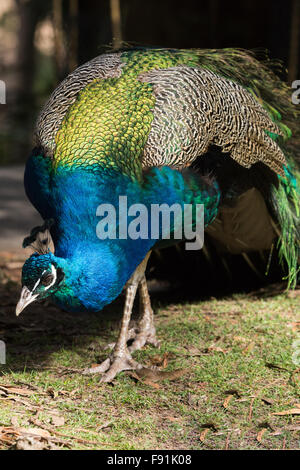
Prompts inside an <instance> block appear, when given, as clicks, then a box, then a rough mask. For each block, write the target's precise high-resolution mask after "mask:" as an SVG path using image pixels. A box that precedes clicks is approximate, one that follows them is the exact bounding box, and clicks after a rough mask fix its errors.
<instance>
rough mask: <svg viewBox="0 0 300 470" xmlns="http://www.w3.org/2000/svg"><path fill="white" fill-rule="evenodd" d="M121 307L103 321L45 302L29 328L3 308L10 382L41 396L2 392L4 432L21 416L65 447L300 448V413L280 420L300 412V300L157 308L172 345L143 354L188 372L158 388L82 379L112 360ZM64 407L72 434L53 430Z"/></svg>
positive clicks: (165, 340) (26, 320)
mask: <svg viewBox="0 0 300 470" xmlns="http://www.w3.org/2000/svg"><path fill="white" fill-rule="evenodd" d="M10 289H11V294H10V295H14V294H13V293H14V292H15V287H11V288H10ZM121 304H122V302H121V301H118V302H116V303H114V304H113V306H111V307H110V308H109V309H107V310H106V314H104V315H78V316H72V315H69V314H66V313H62V312H59V310H57V309H56V308H55V307H53V306H42V307H41V306H39V305H36V306H32V308H31V309H28V312H26V311H25V312H24V314H23V317H21V319H20V320H15V319H14V318H13V319H12V316H11V315H12V311H13V306H12V304H9V305H8V306H7V307H4V308H3V309H2V310H3V313H2V316H0V334H1V336H0V337H1V338H5V340H6V342H7V351H8V358H7V361H8V362H7V365H6V366H2V376H0V385H5V384H8V385H15V386H16V387H19V388H20V387H21V388H22V387H23V388H26V384H28V387H29V388H30V389H31V390H32V394H31V395H28V396H20V395H17V394H13V393H10V394H9V395H8V397H5V396H4V397H3V396H1V395H0V398H1V400H0V426H11V420H12V418H13V417H17V420H18V421H17V424H18V425H19V426H22V427H29V428H32V427H37V426H38V427H39V426H40V427H45V428H47V429H48V430H50V431H49V432H50V433H51V434H52V436H56V433H57V432H59V433H61V434H64V435H65V436H69V437H61V439H62V440H64V441H67V442H68V443H69V447H70V448H73V449H88V448H90V449H91V448H93V449H224V448H228V449H281V448H286V449H299V447H300V445H299V444H300V436H299V430H300V415H297V414H295V415H287V416H277V415H274V413H275V412H279V411H284V410H289V409H292V408H295V406H297V404H299V403H300V398H299V392H300V374H298V373H297V372H296V371H297V365H295V364H293V362H292V354H293V348H292V343H293V341H294V340H295V339H297V338H299V334H300V333H299V321H300V316H299V291H295V292H294V293H290V294H287V293H280V294H275V295H272V296H271V295H269V296H268V293H267V294H266V293H265V294H264V296H258V295H256V296H255V295H233V296H232V297H229V298H224V299H219V300H216V299H213V298H212V299H210V300H207V301H203V302H198V303H192V304H187V303H186V304H182V305H180V304H176V305H174V304H166V305H163V306H162V305H159V304H158V303H157V302H155V299H154V307H155V313H156V315H155V317H156V325H157V331H158V336H159V338H160V339H161V341H162V343H161V348H160V350H158V349H155V348H153V347H150V346H148V347H146V348H144V349H143V350H142V351H139V352H137V353H135V355H134V357H135V358H137V359H138V360H139V361H141V362H143V363H144V364H145V365H146V366H150V365H151V364H152V363H153V361H154V360H156V361H157V360H159V358H157V356H159V357H161V358H162V357H165V356H167V358H168V364H167V367H166V370H175V369H181V368H183V369H187V371H186V372H185V373H184V374H183V375H182V376H181V377H180V378H177V379H175V380H172V381H170V380H164V381H161V382H159V383H158V386H159V388H156V387H155V386H154V385H153V383H144V382H142V381H136V380H135V379H134V378H133V377H132V376H130V375H129V374H127V373H122V374H120V375H119V376H118V377H117V378H116V379H115V381H114V382H113V384H100V383H99V377H97V376H95V377H87V376H82V375H81V374H80V372H79V370H80V369H82V368H83V367H85V366H87V365H90V364H92V363H99V361H101V360H102V359H104V358H105V356H106V354H107V352H106V351H104V350H103V348H104V345H105V344H106V343H108V342H110V341H111V340H113V339H114V338H115V337H116V334H117V331H118V320H119V318H120V308H121ZM5 318H9V319H10V321H9V323H8V324H7V328H6V326H5ZM297 322H298V323H297ZM297 329H298V330H297ZM164 355H165V356H164ZM298 367H299V366H298ZM230 395H231V396H230ZM226 398H227V401H228V406H227V408H225V407H224V400H225V399H226ZM14 400H17V401H14ZM225 406H226V402H225ZM53 410H55V411H56V412H57V413H58V414H59V415H60V416H62V417H63V418H64V421H65V422H64V424H63V425H61V426H54V425H53V424H52V421H51V416H52V415H53ZM37 420H38V421H37ZM13 422H14V425H16V422H15V420H13ZM34 423H38V424H37V425H36V424H34ZM205 428H208V429H209V430H208V431H207V433H206V435H205V438H204V437H203V431H204V430H205ZM264 428H265V432H264V433H263V436H262V438H261V440H260V442H259V440H258V439H257V438H258V433H259V432H260V431H261V430H262V429H264ZM71 436H75V437H76V438H77V439H78V438H79V439H80V438H81V439H83V440H84V441H92V442H91V443H88V442H79V441H78V440H75V439H73V438H71ZM57 437H58V436H57ZM200 437H201V439H202V441H201V439H200ZM203 439H204V440H203ZM0 443H1V441H0ZM0 445H1V444H0ZM2 447H3V448H7V447H8V446H7V445H5V444H3V446H2Z"/></svg>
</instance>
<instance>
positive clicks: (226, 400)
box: [223, 395, 234, 410]
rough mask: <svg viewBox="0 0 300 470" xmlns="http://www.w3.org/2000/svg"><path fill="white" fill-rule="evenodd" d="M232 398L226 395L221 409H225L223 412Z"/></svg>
mask: <svg viewBox="0 0 300 470" xmlns="http://www.w3.org/2000/svg"><path fill="white" fill-rule="evenodd" d="M233 397H234V395H228V396H227V397H226V398H225V400H224V401H223V407H224V408H225V410H227V408H228V405H229V402H230V401H231V400H232V398H233Z"/></svg>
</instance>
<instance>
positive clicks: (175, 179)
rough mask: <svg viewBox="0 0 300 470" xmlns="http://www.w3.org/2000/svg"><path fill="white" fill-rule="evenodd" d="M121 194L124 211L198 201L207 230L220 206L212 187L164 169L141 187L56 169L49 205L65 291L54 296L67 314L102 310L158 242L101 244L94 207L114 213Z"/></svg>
mask: <svg viewBox="0 0 300 470" xmlns="http://www.w3.org/2000/svg"><path fill="white" fill-rule="evenodd" d="M122 195H126V196H127V205H128V207H130V206H131V205H132V204H136V203H142V204H144V206H146V207H147V208H148V209H149V214H150V206H151V204H154V203H155V204H162V203H165V204H168V205H172V204H175V203H177V204H180V205H181V206H183V204H184V203H189V202H193V201H194V202H195V200H196V202H197V203H198V204H201V203H204V204H205V208H206V211H205V222H206V225H207V224H208V223H209V222H210V221H211V220H212V219H213V218H214V217H215V215H216V212H217V208H218V204H219V191H218V188H217V186H216V185H214V184H212V185H207V183H205V182H204V181H202V182H201V180H199V179H198V180H197V184H196V182H195V181H192V183H190V182H189V183H187V181H186V180H185V179H184V177H183V175H182V174H181V173H179V172H178V171H176V170H172V169H170V168H167V167H165V168H163V169H158V168H156V169H152V170H151V171H149V173H148V175H147V176H146V177H145V180H144V181H143V182H142V183H141V182H139V181H136V180H131V179H130V178H129V177H128V176H125V175H120V174H114V175H112V174H111V173H110V172H105V171H102V173H98V172H96V173H92V172H91V173H88V172H87V171H86V170H80V169H77V170H76V171H66V170H65V169H64V170H63V171H60V170H59V169H58V170H57V173H56V174H55V177H53V183H52V192H51V198H53V199H52V201H53V202H51V201H50V205H52V213H53V214H55V217H54V218H55V227H54V232H53V236H54V242H55V256H56V258H57V263H58V264H59V265H60V266H61V267H62V268H63V270H64V272H65V274H66V278H65V284H64V287H63V288H62V289H61V290H60V291H59V292H57V293H55V294H54V295H53V298H54V300H55V302H56V303H58V304H59V305H60V306H62V307H64V308H68V309H69V310H81V309H82V308H86V309H88V310H95V311H96V310H100V309H102V308H103V307H104V305H106V304H109V303H110V302H112V301H113V300H114V299H115V298H116V297H117V296H118V295H119V294H120V292H121V290H122V288H123V286H124V285H125V283H126V282H127V280H128V279H129V278H130V276H131V275H132V274H133V272H134V270H135V269H136V267H137V266H138V265H139V263H140V262H141V261H142V260H143V259H144V257H145V256H146V254H147V252H148V251H149V250H150V249H151V248H152V247H153V245H154V244H155V243H156V242H157V239H151V238H147V239H141V238H139V239H136V240H133V239H131V238H127V239H120V238H117V239H113V240H112V239H106V240H99V238H98V237H97V234H96V228H97V224H98V222H99V217H97V216H96V210H97V207H98V206H99V205H100V204H111V205H112V206H113V207H115V208H118V206H119V196H122ZM193 195H194V196H193ZM48 203H49V200H48ZM150 222H151V220H149V226H150Z"/></svg>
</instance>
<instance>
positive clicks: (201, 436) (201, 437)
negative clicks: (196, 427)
mask: <svg viewBox="0 0 300 470" xmlns="http://www.w3.org/2000/svg"><path fill="white" fill-rule="evenodd" d="M209 430H210V428H205V429H203V431H202V432H201V434H200V441H201V442H204V441H205V438H206V434H207V433H208V431H209Z"/></svg>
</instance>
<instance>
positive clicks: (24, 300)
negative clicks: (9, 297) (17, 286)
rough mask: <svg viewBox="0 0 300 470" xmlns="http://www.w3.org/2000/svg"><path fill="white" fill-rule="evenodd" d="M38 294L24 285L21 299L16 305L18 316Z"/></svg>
mask: <svg viewBox="0 0 300 470" xmlns="http://www.w3.org/2000/svg"><path fill="white" fill-rule="evenodd" d="M37 297H38V294H33V293H32V292H31V291H30V290H29V289H28V288H27V287H26V286H24V287H23V289H22V292H21V296H20V300H19V302H18V303H17V306H16V315H17V317H18V316H19V315H20V313H21V312H22V310H24V308H25V307H27V305H29V304H31V302H33V301H34V300H35V299H36V298H37Z"/></svg>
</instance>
